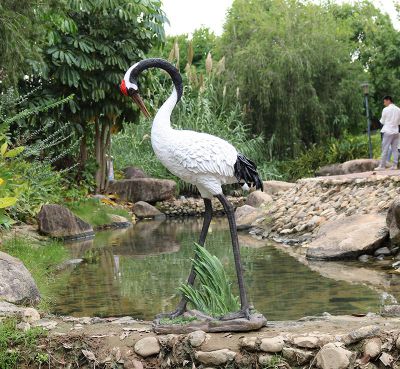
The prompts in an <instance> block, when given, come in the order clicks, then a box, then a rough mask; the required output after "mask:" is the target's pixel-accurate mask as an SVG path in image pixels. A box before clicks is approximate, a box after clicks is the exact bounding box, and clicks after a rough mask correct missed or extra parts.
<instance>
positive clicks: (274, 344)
mask: <svg viewBox="0 0 400 369" xmlns="http://www.w3.org/2000/svg"><path fill="white" fill-rule="evenodd" d="M284 344H285V341H284V340H283V337H281V336H276V337H267V338H262V339H261V344H260V350H261V351H264V352H271V353H275V352H281V351H282V349H283V345H284Z"/></svg>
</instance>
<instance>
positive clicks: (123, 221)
mask: <svg viewBox="0 0 400 369" xmlns="http://www.w3.org/2000/svg"><path fill="white" fill-rule="evenodd" d="M109 218H110V222H111V224H112V225H113V226H116V227H118V228H119V227H129V226H130V225H132V222H131V221H130V220H129V219H127V218H125V217H123V216H121V215H118V214H110V215H109Z"/></svg>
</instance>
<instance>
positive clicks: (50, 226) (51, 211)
mask: <svg viewBox="0 0 400 369" xmlns="http://www.w3.org/2000/svg"><path fill="white" fill-rule="evenodd" d="M37 219H38V225H39V232H40V233H42V234H45V235H47V236H50V237H55V238H80V237H88V236H93V235H94V232H93V228H92V226H91V225H90V224H89V223H86V222H85V221H83V220H82V219H80V218H78V217H77V216H75V215H74V214H73V213H72V212H71V211H70V210H69V209H68V208H66V207H64V206H61V205H54V204H51V205H43V206H42V208H41V209H40V212H39V214H38V216H37Z"/></svg>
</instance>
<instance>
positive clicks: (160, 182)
mask: <svg viewBox="0 0 400 369" xmlns="http://www.w3.org/2000/svg"><path fill="white" fill-rule="evenodd" d="M175 191H176V183H175V182H174V181H172V180H169V179H155V178H135V179H123V180H119V181H114V182H112V183H111V184H110V186H109V192H110V193H116V194H117V195H118V196H119V198H120V199H121V200H124V201H130V202H133V203H135V202H138V201H146V202H149V203H155V202H157V201H163V200H168V199H171V198H173V197H174V196H175Z"/></svg>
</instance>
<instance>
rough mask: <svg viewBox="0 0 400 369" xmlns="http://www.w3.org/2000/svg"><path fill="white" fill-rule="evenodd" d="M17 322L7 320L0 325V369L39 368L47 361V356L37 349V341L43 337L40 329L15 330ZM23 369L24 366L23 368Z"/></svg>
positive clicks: (43, 332)
mask: <svg viewBox="0 0 400 369" xmlns="http://www.w3.org/2000/svg"><path fill="white" fill-rule="evenodd" d="M16 326H17V320H15V319H11V318H7V319H5V320H3V321H1V323H0V368H1V369H17V368H21V366H22V365H26V367H32V366H31V365H32V364H33V365H34V366H35V367H36V366H38V367H40V366H41V365H43V364H46V363H47V362H48V361H49V356H48V354H46V353H44V352H41V351H40V349H38V340H39V339H40V338H41V337H44V336H45V334H46V333H45V331H44V330H43V329H42V328H31V329H29V330H28V331H26V332H24V331H21V330H19V329H17V327H16ZM35 364H36V365H35ZM24 367H25V366H24Z"/></svg>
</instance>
